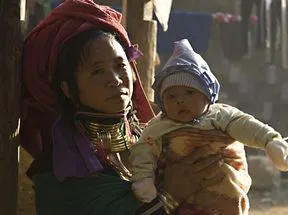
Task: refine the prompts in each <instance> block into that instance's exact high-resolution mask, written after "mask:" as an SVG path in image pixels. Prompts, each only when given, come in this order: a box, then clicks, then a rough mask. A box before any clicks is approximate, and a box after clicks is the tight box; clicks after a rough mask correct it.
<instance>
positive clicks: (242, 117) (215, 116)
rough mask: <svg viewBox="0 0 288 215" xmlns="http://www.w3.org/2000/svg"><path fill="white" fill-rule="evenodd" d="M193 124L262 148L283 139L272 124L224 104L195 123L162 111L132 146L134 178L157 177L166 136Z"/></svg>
mask: <svg viewBox="0 0 288 215" xmlns="http://www.w3.org/2000/svg"><path fill="white" fill-rule="evenodd" d="M191 127H192V128H197V129H200V130H213V129H214V130H215V129H216V130H221V131H223V132H225V133H226V134H228V135H229V136H231V137H232V138H233V139H235V140H237V141H239V142H241V143H243V144H245V145H246V146H249V147H254V148H260V149H264V148H265V146H266V144H267V143H268V142H269V141H271V140H272V139H273V138H275V137H277V138H281V135H280V134H279V133H278V132H276V131H275V130H274V129H273V128H272V127H270V126H268V125H266V124H264V123H262V122H260V121H259V120H257V119H255V118H254V117H253V116H251V115H249V114H246V113H243V112H242V111H240V110H238V109H237V108H234V107H232V106H229V105H225V104H213V105H211V106H210V109H209V111H208V113H207V114H206V115H204V116H203V117H202V118H201V120H200V123H198V124H196V125H192V124H191V125H190V124H183V123H177V122H174V121H171V120H169V119H167V118H163V117H162V116H161V113H160V114H158V116H157V117H155V118H154V119H152V120H151V121H150V122H149V123H148V126H147V127H146V128H145V129H144V131H143V133H142V135H141V137H140V139H139V141H138V143H137V144H135V145H134V146H133V147H132V148H131V155H130V160H131V163H132V173H133V177H132V181H136V180H139V179H141V178H146V177H154V172H155V169H156V164H157V163H156V162H157V160H158V158H159V156H160V153H161V151H162V137H163V135H165V134H167V133H169V132H171V131H175V130H177V129H180V128H191Z"/></svg>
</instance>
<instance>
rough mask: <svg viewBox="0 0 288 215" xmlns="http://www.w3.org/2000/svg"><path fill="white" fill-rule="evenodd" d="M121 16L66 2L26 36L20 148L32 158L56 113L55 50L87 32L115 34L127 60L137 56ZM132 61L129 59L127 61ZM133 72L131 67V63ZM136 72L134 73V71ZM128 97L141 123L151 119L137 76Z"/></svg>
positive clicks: (79, 0) (87, 2)
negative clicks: (53, 81)
mask: <svg viewBox="0 0 288 215" xmlns="http://www.w3.org/2000/svg"><path fill="white" fill-rule="evenodd" d="M120 21H121V14H120V13H118V12H117V11H115V10H113V9H112V8H110V7H108V6H102V5H98V4H96V3H94V2H93V1H92V0H66V1H65V2H64V3H62V4H61V5H60V6H58V7H57V8H56V9H54V10H53V11H52V12H51V14H50V15H49V16H48V17H47V18H46V19H44V20H43V21H42V22H41V23H40V24H39V25H38V26H36V27H35V28H34V29H33V30H32V32H31V33H30V34H29V35H28V37H27V38H26V40H25V42H24V46H23V59H22V78H23V83H24V84H23V88H24V89H23V96H22V101H21V105H22V107H21V127H20V135H21V143H20V144H21V145H22V146H23V147H24V148H25V149H26V150H27V151H28V152H29V153H30V154H31V155H32V156H33V157H35V156H37V155H38V154H39V152H41V151H42V149H43V147H45V146H44V144H43V143H44V142H45V140H46V139H47V138H48V139H50V138H51V137H50V136H51V129H52V125H53V123H54V122H55V120H56V118H57V115H58V113H59V109H60V107H59V104H58V102H57V95H56V92H55V91H54V90H53V88H52V77H53V75H54V72H55V67H56V63H57V57H58V54H59V53H58V51H59V50H58V49H59V47H60V46H61V45H62V44H63V43H64V42H65V41H67V40H68V39H70V38H71V37H73V36H75V35H77V34H78V33H80V32H83V31H86V30H89V29H93V28H95V29H101V30H106V31H109V32H113V33H116V34H117V36H118V37H119V38H120V39H121V42H122V43H123V44H124V46H125V47H124V48H126V49H127V51H128V55H129V56H128V57H130V60H132V61H133V60H134V59H133V56H136V55H137V50H136V49H135V48H134V46H131V43H130V40H129V38H128V35H127V32H126V30H125V29H124V28H123V26H122V25H121V24H120ZM131 58H132V59H131ZM132 64H133V66H134V69H135V70H136V67H135V64H134V63H132ZM136 73H137V71H136ZM136 76H137V80H136V83H135V85H134V93H133V97H132V101H133V105H134V108H135V110H136V111H137V117H138V118H139V119H140V121H141V122H147V121H148V120H149V119H151V118H152V117H153V116H154V115H153V111H152V109H151V106H150V104H149V102H148V100H147V97H146V95H145V93H144V91H143V88H142V85H141V82H140V79H139V75H138V73H137V74H136Z"/></svg>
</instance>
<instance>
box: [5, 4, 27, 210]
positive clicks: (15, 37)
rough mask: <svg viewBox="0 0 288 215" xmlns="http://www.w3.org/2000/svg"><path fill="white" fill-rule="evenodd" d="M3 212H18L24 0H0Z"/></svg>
mask: <svg viewBox="0 0 288 215" xmlns="http://www.w3.org/2000/svg"><path fill="white" fill-rule="evenodd" d="M0 32H1V33H0V104H1V105H0V119H1V120H0V214H1V215H2V214H3V215H16V214H17V192H18V191H17V189H18V159H17V158H18V136H17V133H18V123H19V122H18V119H19V110H18V109H19V96H20V72H19V68H20V53H21V40H22V36H21V29H20V0H0Z"/></svg>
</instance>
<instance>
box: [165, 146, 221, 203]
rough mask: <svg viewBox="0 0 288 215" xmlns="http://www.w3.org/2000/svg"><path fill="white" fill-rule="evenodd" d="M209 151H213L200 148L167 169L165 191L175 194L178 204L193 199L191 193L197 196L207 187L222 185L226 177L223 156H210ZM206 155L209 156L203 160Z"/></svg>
mask: <svg viewBox="0 0 288 215" xmlns="http://www.w3.org/2000/svg"><path fill="white" fill-rule="evenodd" d="M209 151H211V150H209V149H208V148H207V147H205V146H204V147H201V148H198V149H196V150H195V151H193V152H192V153H191V154H189V155H188V156H187V157H185V158H183V159H182V160H179V161H177V162H175V163H173V164H170V165H169V167H168V168H166V170H165V176H164V185H165V187H164V189H165V191H166V192H168V193H170V194H173V198H174V199H175V200H176V201H177V202H182V201H183V200H184V199H187V198H191V193H194V194H196V193H197V192H199V191H200V190H202V189H204V188H206V187H209V186H212V185H215V184H218V183H220V182H221V181H222V180H223V178H224V177H225V173H224V172H221V169H220V167H221V165H222V164H223V159H222V157H221V155H211V154H210V155H209ZM204 154H205V155H208V156H206V157H205V158H201V157H202V156H203V155H204ZM175 173H177V174H175ZM180 191H181V192H180Z"/></svg>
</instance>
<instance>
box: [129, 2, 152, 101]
mask: <svg viewBox="0 0 288 215" xmlns="http://www.w3.org/2000/svg"><path fill="white" fill-rule="evenodd" d="M125 1H126V9H125V10H124V11H125V13H126V14H125V16H126V29H127V31H128V34H129V37H130V39H131V41H132V43H134V44H138V45H139V49H140V50H141V51H142V52H143V53H144V57H142V58H140V59H139V60H137V68H138V70H139V74H140V78H141V81H142V84H143V87H144V90H145V92H146V94H147V96H148V98H149V99H150V100H151V101H153V100H154V96H153V90H152V88H151V85H152V82H153V78H154V72H155V65H154V62H155V59H156V41H157V23H156V21H153V20H152V17H153V3H152V1H150V0H125Z"/></svg>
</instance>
